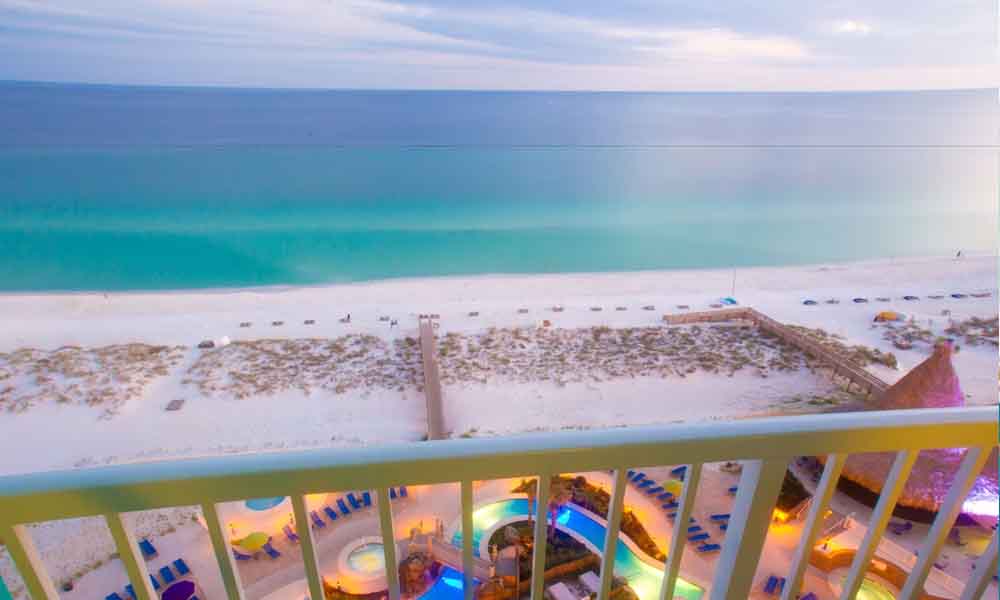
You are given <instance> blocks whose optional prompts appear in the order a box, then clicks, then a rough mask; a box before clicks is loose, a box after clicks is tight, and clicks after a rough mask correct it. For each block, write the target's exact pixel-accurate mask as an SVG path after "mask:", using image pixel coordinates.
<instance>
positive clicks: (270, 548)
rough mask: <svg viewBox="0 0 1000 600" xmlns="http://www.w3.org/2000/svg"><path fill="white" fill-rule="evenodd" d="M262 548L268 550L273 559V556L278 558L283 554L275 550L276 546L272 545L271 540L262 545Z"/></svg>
mask: <svg viewBox="0 0 1000 600" xmlns="http://www.w3.org/2000/svg"><path fill="white" fill-rule="evenodd" d="M261 549H262V550H263V551H264V552H267V555H268V556H270V557H271V558H272V559H273V558H278V557H279V556H281V552H278V551H277V550H275V549H274V546H272V545H271V542H268V543H266V544H264V545H263V546H261Z"/></svg>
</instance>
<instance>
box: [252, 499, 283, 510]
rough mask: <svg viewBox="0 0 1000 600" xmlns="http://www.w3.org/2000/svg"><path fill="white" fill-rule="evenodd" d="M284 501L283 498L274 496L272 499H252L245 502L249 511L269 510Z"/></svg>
mask: <svg viewBox="0 0 1000 600" xmlns="http://www.w3.org/2000/svg"><path fill="white" fill-rule="evenodd" d="M284 501H285V497H284V496H274V497H273V498H252V499H250V500H247V501H246V505H247V508H249V509H250V510H261V511H263V510H270V509H272V508H274V507H275V506H277V505H279V504H281V503H282V502H284Z"/></svg>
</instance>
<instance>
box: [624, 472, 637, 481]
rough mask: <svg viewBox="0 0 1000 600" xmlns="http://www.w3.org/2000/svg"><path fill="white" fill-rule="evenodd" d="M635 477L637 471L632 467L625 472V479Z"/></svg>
mask: <svg viewBox="0 0 1000 600" xmlns="http://www.w3.org/2000/svg"><path fill="white" fill-rule="evenodd" d="M633 477H635V471H632V470H631V469H630V470H628V471H626V472H625V479H628V480H631V479H632V478H633Z"/></svg>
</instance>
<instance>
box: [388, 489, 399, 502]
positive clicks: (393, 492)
mask: <svg viewBox="0 0 1000 600" xmlns="http://www.w3.org/2000/svg"><path fill="white" fill-rule="evenodd" d="M396 498H397V495H396V488H392V487H391V488H389V500H395V499H396Z"/></svg>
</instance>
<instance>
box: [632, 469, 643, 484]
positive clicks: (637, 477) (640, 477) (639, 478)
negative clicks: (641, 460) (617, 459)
mask: <svg viewBox="0 0 1000 600" xmlns="http://www.w3.org/2000/svg"><path fill="white" fill-rule="evenodd" d="M645 478H646V474H645V473H643V472H642V471H639V472H638V473H636V474H635V479H633V480H632V482H633V483H639V482H640V481H642V480H643V479H645Z"/></svg>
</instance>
